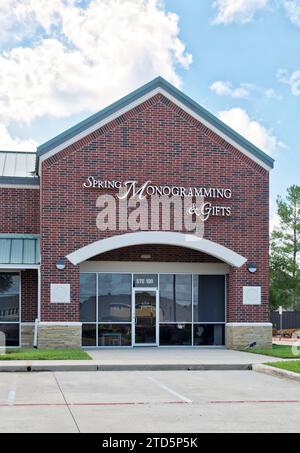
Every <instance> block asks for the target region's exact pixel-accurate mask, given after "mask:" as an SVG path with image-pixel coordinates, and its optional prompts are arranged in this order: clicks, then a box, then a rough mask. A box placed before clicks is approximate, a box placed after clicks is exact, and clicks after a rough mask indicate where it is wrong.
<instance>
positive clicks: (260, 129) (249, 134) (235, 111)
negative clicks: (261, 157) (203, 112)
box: [218, 107, 284, 154]
mask: <svg viewBox="0 0 300 453" xmlns="http://www.w3.org/2000/svg"><path fill="white" fill-rule="evenodd" d="M218 116H219V118H220V119H221V120H222V121H224V123H226V124H228V126H230V127H231V128H232V129H234V130H236V131H237V132H238V133H239V134H241V135H242V136H244V137H245V138H247V139H248V140H249V141H250V142H252V143H253V144H254V145H256V146H257V147H258V148H260V149H261V150H263V151H265V152H267V153H269V154H272V153H274V151H276V150H277V149H278V148H282V147H284V145H283V143H281V142H280V141H279V140H278V139H277V137H276V136H275V135H273V133H272V132H271V131H269V130H268V129H266V128H265V127H264V126H263V125H262V124H260V123H259V122H258V121H255V120H252V119H251V118H250V117H249V115H248V113H247V112H246V111H245V110H243V109H241V108H238V107H235V108H232V109H229V110H224V111H222V112H219V113H218Z"/></svg>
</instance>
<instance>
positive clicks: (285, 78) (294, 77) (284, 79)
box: [277, 69, 300, 96]
mask: <svg viewBox="0 0 300 453" xmlns="http://www.w3.org/2000/svg"><path fill="white" fill-rule="evenodd" d="M277 79H278V80H279V82H281V83H286V84H288V85H289V86H290V88H291V92H292V94H293V95H294V96H300V70H298V71H295V72H292V74H290V75H289V73H288V71H286V70H285V69H279V71H278V72H277Z"/></svg>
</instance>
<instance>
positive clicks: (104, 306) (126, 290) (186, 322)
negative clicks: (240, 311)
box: [80, 273, 225, 347]
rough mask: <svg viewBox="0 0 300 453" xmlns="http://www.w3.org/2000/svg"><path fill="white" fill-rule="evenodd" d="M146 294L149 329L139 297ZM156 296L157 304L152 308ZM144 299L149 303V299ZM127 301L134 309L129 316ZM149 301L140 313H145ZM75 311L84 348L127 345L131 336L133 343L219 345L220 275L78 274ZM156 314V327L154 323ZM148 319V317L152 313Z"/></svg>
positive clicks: (222, 309) (221, 332)
mask: <svg viewBox="0 0 300 453" xmlns="http://www.w3.org/2000/svg"><path fill="white" fill-rule="evenodd" d="M150 278H151V279H152V280H151V283H152V284H153V289H148V287H147V290H144V291H143V289H142V288H143V287H144V285H149V281H150ZM144 280H146V282H144ZM151 288H152V287H151ZM157 291H158V293H157ZM148 292H150V293H151V297H152V299H153V303H152V305H153V307H154V313H156V316H155V319H154V323H153V325H152V324H151V329H150V330H151V332H150V330H149V325H148V321H149V319H148V318H149V316H145V315H144V316H142V315H141V313H142V312H141V310H140V300H139V298H140V297H141V295H143V297H144V296H145V294H146V293H148ZM132 294H133V297H132ZM157 297H158V299H159V307H156V300H157V299H156V298H157ZM146 302H147V303H148V305H149V301H146ZM143 303H145V301H143ZM132 304H133V306H134V307H135V316H134V319H132ZM148 305H147V310H146V311H145V310H144V311H145V313H148V311H149V308H148ZM80 312H81V321H82V323H83V324H82V345H83V346H90V347H93V346H100V347H101V346H102V347H104V346H116V347H118V346H132V338H134V341H135V343H134V344H143V343H145V344H149V343H151V344H157V345H161V346H172V345H176V346H180V345H181V346H191V345H194V346H209V345H211V346H213V345H215V346H218V345H223V344H224V336H225V335H224V332H225V276H224V275H191V274H159V275H158V274H123V273H86V274H81V277H80ZM157 313H159V321H158V322H159V326H158V325H157V324H156V319H157ZM97 314H98V316H97ZM150 318H151V316H150ZM151 319H152V321H153V316H152V318H151ZM149 332H150V334H151V335H150V334H149ZM158 334H159V335H158ZM149 338H150V339H149Z"/></svg>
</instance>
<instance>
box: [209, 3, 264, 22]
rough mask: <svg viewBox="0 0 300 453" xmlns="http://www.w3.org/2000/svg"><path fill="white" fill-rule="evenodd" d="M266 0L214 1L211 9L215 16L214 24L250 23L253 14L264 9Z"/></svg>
mask: <svg viewBox="0 0 300 453" xmlns="http://www.w3.org/2000/svg"><path fill="white" fill-rule="evenodd" d="M267 5H268V0H214V2H213V7H214V8H215V9H216V10H217V15H216V17H215V19H214V21H213V23H215V24H229V23H231V22H237V23H241V24H245V23H247V22H251V20H252V19H253V17H254V14H255V13H256V12H257V11H258V10H261V9H264V8H266V6H267Z"/></svg>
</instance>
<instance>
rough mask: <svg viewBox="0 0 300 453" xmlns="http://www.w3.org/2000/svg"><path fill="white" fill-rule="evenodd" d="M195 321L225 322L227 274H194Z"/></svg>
mask: <svg viewBox="0 0 300 453" xmlns="http://www.w3.org/2000/svg"><path fill="white" fill-rule="evenodd" d="M193 305H194V322H204V323H205V322H215V323H217V322H225V276H224V275H194V303H193Z"/></svg>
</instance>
